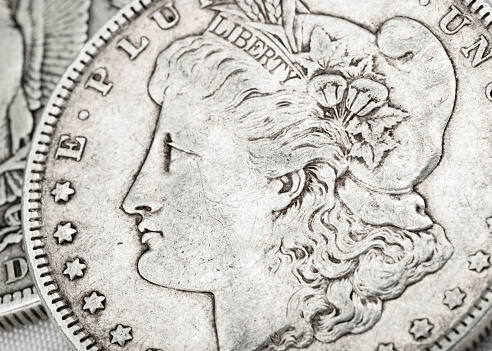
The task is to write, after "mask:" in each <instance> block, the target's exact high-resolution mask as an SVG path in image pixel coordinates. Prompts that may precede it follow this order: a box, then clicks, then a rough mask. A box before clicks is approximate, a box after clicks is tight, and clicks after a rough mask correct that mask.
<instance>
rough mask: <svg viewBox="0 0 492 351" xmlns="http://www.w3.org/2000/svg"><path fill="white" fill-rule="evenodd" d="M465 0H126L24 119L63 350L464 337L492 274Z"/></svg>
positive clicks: (44, 279)
mask: <svg viewBox="0 0 492 351" xmlns="http://www.w3.org/2000/svg"><path fill="white" fill-rule="evenodd" d="M491 12H492V8H491V6H490V5H489V4H488V3H487V2H485V1H483V0H474V1H471V0H463V1H451V0H441V1H433V0H430V1H429V0H420V1H419V0H401V1H393V0H366V1H363V2H361V1H359V0H344V1H342V0H323V1H320V0H310V1H309V0H306V1H302V2H301V1H299V0H201V1H199V0H175V1H169V0H140V1H135V2H133V3H131V4H130V5H129V6H128V7H126V8H124V9H123V10H122V11H121V12H120V13H119V14H118V15H117V16H116V17H115V18H114V19H113V20H111V21H110V22H109V23H108V24H107V25H106V27H105V28H103V29H102V30H100V31H99V32H98V33H97V34H96V36H95V38H94V39H92V41H90V42H89V43H88V44H87V45H86V46H85V48H84V49H83V50H82V52H81V54H80V55H79V57H78V58H77V59H76V61H75V62H74V63H73V64H72V66H71V67H70V68H69V69H68V71H67V72H66V73H65V75H64V78H63V79H62V81H61V83H60V84H59V85H58V87H57V89H56V90H55V91H54V93H53V95H52V97H51V99H50V101H49V103H48V105H47V108H46V110H45V112H44V114H43V117H42V121H41V124H40V126H39V128H38V130H37V132H36V134H35V137H34V139H33V146H32V148H31V152H30V155H29V162H28V166H27V171H26V178H25V183H24V184H25V188H24V198H23V205H22V209H23V210H22V215H23V225H24V231H25V233H26V234H25V235H26V248H27V253H28V256H29V262H30V265H31V269H32V271H33V274H34V277H35V281H36V284H37V286H38V288H39V293H40V295H41V297H42V299H43V301H44V302H45V304H46V307H47V309H48V310H49V312H50V314H51V315H52V317H53V319H54V321H56V323H57V324H58V325H59V327H60V328H61V330H62V331H63V333H64V334H65V335H66V337H67V338H68V340H70V342H71V344H72V345H73V347H74V348H75V349H76V350H79V351H82V350H91V351H96V350H138V351H155V350H173V351H178V350H192V351H198V350H200V351H201V350H221V351H233V350H237V351H242V350H249V351H266V350H268V351H285V350H296V349H301V350H316V351H317V350H320V351H321V350H340V351H342V350H343V351H348V350H361V351H403V350H405V351H411V350H412V351H413V350H426V351H427V350H431V351H438V350H451V349H453V350H467V349H471V348H472V347H473V345H474V343H476V342H477V341H478V340H479V339H481V338H482V337H483V332H484V331H485V330H486V329H487V327H488V325H489V323H490V320H491V317H490V314H491V312H490V311H491V308H492V293H491V292H492V290H491V287H490V280H491V277H492V269H491V267H490V266H491V261H490V256H491V253H492V240H491V235H492V218H491V216H492V196H491V195H492V181H491V177H492V176H491V175H492V159H491V158H490V156H489V155H490V150H491V147H492V121H491V116H490V111H491V107H492V75H491V74H490V72H491V66H492V48H491V46H490V41H491V40H492V35H491V33H490V32H489V31H488V28H489V27H490V25H491V23H492V13H491Z"/></svg>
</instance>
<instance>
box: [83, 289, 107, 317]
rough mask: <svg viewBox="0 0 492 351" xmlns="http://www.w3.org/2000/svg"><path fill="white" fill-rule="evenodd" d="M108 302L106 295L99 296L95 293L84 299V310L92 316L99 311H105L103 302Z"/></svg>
mask: <svg viewBox="0 0 492 351" xmlns="http://www.w3.org/2000/svg"><path fill="white" fill-rule="evenodd" d="M104 300H106V297H104V295H98V294H97V293H96V292H95V291H94V292H93V293H92V294H91V296H87V297H84V302H85V304H84V307H82V309H83V310H89V311H90V313H91V314H94V313H96V311H97V310H104V305H103V301H104Z"/></svg>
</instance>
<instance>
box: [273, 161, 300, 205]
mask: <svg viewBox="0 0 492 351" xmlns="http://www.w3.org/2000/svg"><path fill="white" fill-rule="evenodd" d="M272 184H273V187H274V191H275V200H274V201H273V211H282V210H285V209H286V208H287V207H289V205H290V204H291V203H292V201H294V200H295V199H297V198H298V197H299V196H300V195H301V193H302V192H303V190H304V188H305V186H306V173H305V171H304V170H303V169H301V170H298V171H295V172H292V173H289V174H286V175H284V176H282V177H280V178H276V179H274V180H273V181H272Z"/></svg>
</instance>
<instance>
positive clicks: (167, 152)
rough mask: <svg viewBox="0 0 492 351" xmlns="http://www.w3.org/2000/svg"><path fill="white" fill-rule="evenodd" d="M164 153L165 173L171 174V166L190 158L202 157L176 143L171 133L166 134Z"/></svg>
mask: <svg viewBox="0 0 492 351" xmlns="http://www.w3.org/2000/svg"><path fill="white" fill-rule="evenodd" d="M163 153H164V171H165V172H170V171H171V167H172V166H171V165H172V164H175V163H176V162H179V161H180V160H181V159H184V158H189V157H190V156H191V157H193V158H195V157H200V155H198V154H197V153H196V152H195V151H192V150H191V149H188V148H186V147H184V146H181V145H178V144H177V143H175V142H174V141H173V140H172V138H171V134H169V133H166V136H165V137H164V151H163Z"/></svg>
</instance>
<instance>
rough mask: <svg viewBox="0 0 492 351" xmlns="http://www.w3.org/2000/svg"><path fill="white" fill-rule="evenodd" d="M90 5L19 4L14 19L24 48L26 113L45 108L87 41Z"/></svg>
mask: <svg viewBox="0 0 492 351" xmlns="http://www.w3.org/2000/svg"><path fill="white" fill-rule="evenodd" d="M90 5H91V1H90V0H70V1H67V0H20V4H19V8H18V16H17V17H18V19H19V20H18V23H19V24H20V26H21V29H22V31H23V34H24V39H25V44H26V45H25V47H26V60H25V65H24V79H23V88H24V93H25V95H26V98H27V102H28V105H29V109H30V110H32V111H34V110H37V109H39V108H41V107H42V106H44V105H46V103H47V100H48V98H49V96H50V95H51V92H52V91H53V90H54V89H55V87H56V84H57V83H58V81H59V79H60V77H61V76H62V74H63V73H64V72H65V70H66V68H67V67H68V65H69V64H70V63H71V62H72V61H73V60H74V59H75V57H76V56H77V54H78V52H79V51H80V49H81V48H82V46H83V45H84V43H85V42H86V41H87V33H88V29H89V25H88V21H89V12H90Z"/></svg>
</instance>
